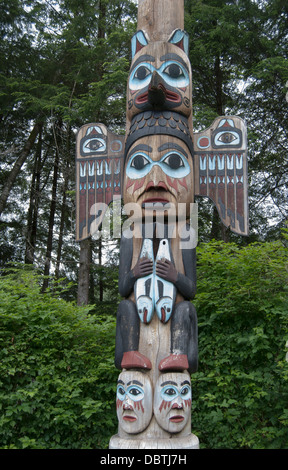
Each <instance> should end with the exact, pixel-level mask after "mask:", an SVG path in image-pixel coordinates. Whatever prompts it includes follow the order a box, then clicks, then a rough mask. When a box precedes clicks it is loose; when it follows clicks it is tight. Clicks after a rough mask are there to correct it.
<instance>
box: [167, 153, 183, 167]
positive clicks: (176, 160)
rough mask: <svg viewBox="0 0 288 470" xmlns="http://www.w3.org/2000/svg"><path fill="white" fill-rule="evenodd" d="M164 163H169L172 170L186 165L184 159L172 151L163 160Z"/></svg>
mask: <svg viewBox="0 0 288 470" xmlns="http://www.w3.org/2000/svg"><path fill="white" fill-rule="evenodd" d="M163 163H165V164H166V165H168V166H169V167H170V168H171V169H172V170H178V168H181V167H183V166H184V163H183V160H182V158H181V157H180V155H178V154H177V153H171V154H170V155H168V157H166V158H165V159H164V160H163Z"/></svg>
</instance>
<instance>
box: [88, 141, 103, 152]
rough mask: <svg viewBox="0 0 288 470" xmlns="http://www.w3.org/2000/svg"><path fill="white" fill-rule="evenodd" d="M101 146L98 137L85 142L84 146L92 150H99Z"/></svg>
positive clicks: (101, 143)
mask: <svg viewBox="0 0 288 470" xmlns="http://www.w3.org/2000/svg"><path fill="white" fill-rule="evenodd" d="M101 147H103V142H102V141H101V140H98V139H91V140H89V141H88V142H87V143H86V144H85V148H88V149H89V150H94V151H96V150H99V149H100V148H101Z"/></svg>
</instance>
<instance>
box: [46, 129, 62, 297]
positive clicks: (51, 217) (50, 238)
mask: <svg viewBox="0 0 288 470" xmlns="http://www.w3.org/2000/svg"><path fill="white" fill-rule="evenodd" d="M55 143H56V149H55V161H54V171H53V183H52V195H51V204H50V215H49V225H48V238H47V247H46V256H45V266H44V281H43V286H42V292H44V291H45V290H46V289H47V287H48V283H49V281H48V276H49V272H50V263H51V254H52V247H53V229H54V219H55V212H56V201H57V184H58V169H59V149H58V144H57V138H56V136H55Z"/></svg>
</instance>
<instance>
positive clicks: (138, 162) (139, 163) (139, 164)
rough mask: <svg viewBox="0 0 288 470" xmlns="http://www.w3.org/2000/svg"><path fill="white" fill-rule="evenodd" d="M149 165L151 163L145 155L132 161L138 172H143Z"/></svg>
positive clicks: (138, 156) (137, 156)
mask: <svg viewBox="0 0 288 470" xmlns="http://www.w3.org/2000/svg"><path fill="white" fill-rule="evenodd" d="M148 163H149V161H148V160H147V158H146V157H144V155H141V154H138V155H136V156H135V157H134V158H133V159H132V161H131V166H132V167H133V168H135V169H136V170H143V168H144V167H145V166H146V165H148Z"/></svg>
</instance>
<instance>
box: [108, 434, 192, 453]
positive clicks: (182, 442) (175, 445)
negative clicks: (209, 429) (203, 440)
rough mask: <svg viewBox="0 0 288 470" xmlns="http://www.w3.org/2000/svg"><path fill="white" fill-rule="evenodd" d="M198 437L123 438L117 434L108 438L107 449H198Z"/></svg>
mask: <svg viewBox="0 0 288 470" xmlns="http://www.w3.org/2000/svg"><path fill="white" fill-rule="evenodd" d="M199 448H200V447H199V439H198V437H197V436H195V434H190V436H185V437H182V438H170V439H147V438H146V439H145V438H144V439H124V438H122V437H119V435H118V434H116V435H115V436H113V437H112V438H111V439H110V443H109V449H127V450H129V449H141V450H145V449H179V450H181V449H199Z"/></svg>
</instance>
